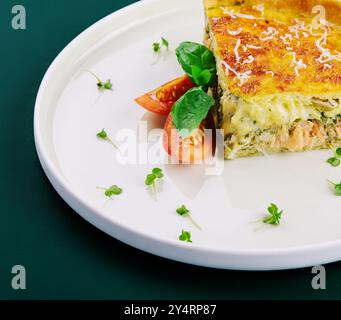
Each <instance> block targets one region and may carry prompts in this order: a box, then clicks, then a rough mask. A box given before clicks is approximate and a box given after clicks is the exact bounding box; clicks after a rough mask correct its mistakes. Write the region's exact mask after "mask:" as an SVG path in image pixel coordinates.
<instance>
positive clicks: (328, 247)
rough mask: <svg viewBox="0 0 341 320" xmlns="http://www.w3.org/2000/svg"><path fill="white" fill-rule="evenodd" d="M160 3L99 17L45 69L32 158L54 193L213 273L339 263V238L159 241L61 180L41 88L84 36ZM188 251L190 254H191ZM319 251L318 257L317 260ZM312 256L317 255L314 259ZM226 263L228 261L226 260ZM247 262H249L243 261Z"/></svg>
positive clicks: (122, 236)
mask: <svg viewBox="0 0 341 320" xmlns="http://www.w3.org/2000/svg"><path fill="white" fill-rule="evenodd" d="M161 1H165V0H140V1H138V2H135V3H133V4H130V5H128V6H126V7H124V8H122V9H120V10H118V11H115V12H112V13H111V14H109V15H107V16H105V17H103V18H101V19H100V20H98V21H97V22H95V23H93V24H92V25H91V26H89V27H88V28H86V29H85V30H84V31H83V32H81V33H80V34H79V35H78V36H76V37H75V38H74V39H73V40H72V41H71V42H69V44H67V45H66V46H65V47H64V48H63V49H62V51H61V52H60V53H59V54H58V55H57V57H56V58H55V59H54V60H53V62H52V63H51V65H50V66H49V68H48V69H47V71H46V73H45V75H44V77H43V79H42V81H41V84H40V86H39V90H38V93H37V97H36V101H35V107H34V119H33V126H34V141H35V147H36V151H37V154H38V158H39V161H40V163H41V166H42V168H43V170H44V172H45V174H46V176H47V177H48V179H49V181H50V182H51V184H52V185H53V187H54V189H55V190H56V191H57V193H58V194H59V195H60V196H61V197H62V198H63V200H64V201H65V202H66V203H67V204H68V205H69V206H70V207H71V208H72V209H73V210H74V211H75V212H76V213H77V214H79V215H80V216H81V217H83V218H84V219H85V220H86V221H88V222H89V223H91V224H92V225H94V226H95V227H96V228H98V229H100V230H101V231H103V232H105V233H107V234H108V235H110V236H111V237H113V238H115V239H117V240H119V241H121V242H124V243H126V244H128V245H130V246H133V247H135V248H137V249H140V250H143V251H146V252H149V253H151V254H154V255H157V256H161V257H164V258H168V259H171V260H175V261H180V262H184V263H188V264H194V265H199V266H204V267H211V268H219V269H233V270H283V269H294V268H303V267H308V266H313V265H317V264H322V263H323V264H324V263H330V262H335V261H338V260H341V239H338V240H330V241H324V242H321V243H315V244H307V245H299V246H293V247H287V248H278V249H271V248H266V249H246V248H240V249H237V248H230V249H225V248H224V249H223V248H214V247H212V246H206V245H198V244H195V243H191V244H187V243H184V242H180V241H178V240H175V239H166V238H162V237H161V236H157V235H153V236H152V235H150V234H148V233H144V232H143V231H141V230H138V229H136V228H134V227H131V226H129V225H126V224H123V223H120V222H118V221H114V220H109V219H108V218H107V217H106V216H105V215H104V214H102V213H101V211H100V210H99V209H98V208H96V207H95V206H93V205H92V204H91V203H90V202H88V201H86V200H84V199H83V198H82V197H80V196H79V195H77V193H76V192H75V191H74V190H73V188H72V186H71V185H70V184H69V183H68V182H67V180H66V179H65V178H64V177H63V175H62V174H61V172H60V170H59V169H58V167H57V166H56V165H55V164H54V163H53V160H51V159H50V156H49V154H48V153H49V152H48V151H47V150H46V147H45V143H44V141H43V137H42V130H41V126H40V112H41V110H42V108H44V105H43V104H42V100H43V96H44V93H45V88H46V86H47V84H48V82H49V80H50V77H51V76H52V75H53V74H54V72H56V70H57V66H58V64H59V63H60V62H62V61H63V59H64V58H65V57H67V56H68V54H69V52H72V50H73V49H74V48H75V47H77V45H78V44H79V43H81V42H82V41H83V40H84V39H85V38H86V37H87V35H88V34H89V33H90V32H94V31H96V29H99V28H100V27H101V26H104V25H106V24H107V23H108V21H109V20H111V19H113V18H115V17H119V16H120V15H122V14H125V13H129V11H131V10H134V9H136V10H138V9H139V7H143V6H145V5H148V4H151V3H153V2H161ZM106 224H108V225H106ZM109 227H110V228H109ZM112 228H114V230H115V232H114V231H112ZM113 233H115V234H113ZM129 239H130V240H129ZM149 246H153V249H151V248H148V247H149ZM165 247H168V250H173V252H172V253H164V251H165V249H164V248H165ZM188 253H191V255H189V254H188ZM322 253H323V258H322V257H320V256H321V254H322ZM193 255H194V256H195V257H194V256H193ZM189 256H190V257H189ZM316 256H319V257H320V258H318V257H316ZM205 257H206V258H205ZM207 257H211V259H213V260H214V261H213V260H211V261H210V259H207ZM270 258H271V259H270ZM229 259H230V260H231V261H229ZM248 259H250V260H252V261H250V262H247V260H248ZM268 259H270V260H271V262H267V264H263V265H262V264H261V263H260V262H261V261H262V260H268ZM205 260H206V261H205ZM207 260H208V261H207ZM235 260H237V261H235ZM238 261H240V262H238ZM290 261H291V262H290Z"/></svg>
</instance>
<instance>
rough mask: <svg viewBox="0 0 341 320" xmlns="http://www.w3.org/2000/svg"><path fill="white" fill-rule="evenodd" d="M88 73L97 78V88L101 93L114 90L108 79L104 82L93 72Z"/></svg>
mask: <svg viewBox="0 0 341 320" xmlns="http://www.w3.org/2000/svg"><path fill="white" fill-rule="evenodd" d="M88 72H89V73H90V74H92V75H93V76H94V77H95V78H96V80H97V88H98V90H99V91H104V90H112V83H111V80H110V79H108V80H107V81H106V82H104V81H102V80H101V79H100V78H99V77H98V76H96V75H95V74H94V73H93V72H91V71H88Z"/></svg>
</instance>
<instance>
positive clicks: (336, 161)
mask: <svg viewBox="0 0 341 320" xmlns="http://www.w3.org/2000/svg"><path fill="white" fill-rule="evenodd" d="M327 163H329V164H330V165H331V166H333V167H338V166H339V165H340V163H341V161H340V159H338V158H336V157H332V158H329V159H328V160H327Z"/></svg>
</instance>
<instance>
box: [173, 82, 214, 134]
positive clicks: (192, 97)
mask: <svg viewBox="0 0 341 320" xmlns="http://www.w3.org/2000/svg"><path fill="white" fill-rule="evenodd" d="M214 104H215V100H214V99H213V98H212V97H211V96H209V95H208V94H207V93H206V92H204V91H203V90H202V89H201V88H193V89H191V90H189V91H188V92H187V93H186V94H184V95H183V96H182V97H181V98H180V99H179V100H178V101H176V103H175V104H174V106H173V108H172V111H171V114H172V119H173V123H174V126H175V128H176V129H177V130H178V131H179V134H180V135H181V137H182V138H187V137H188V136H190V135H191V134H192V132H193V130H195V129H196V128H198V126H199V125H200V123H201V121H202V120H204V119H205V118H206V116H207V114H208V112H209V110H210V109H211V107H212V106H213V105H214Z"/></svg>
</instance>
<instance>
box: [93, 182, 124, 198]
mask: <svg viewBox="0 0 341 320" xmlns="http://www.w3.org/2000/svg"><path fill="white" fill-rule="evenodd" d="M97 189H100V190H103V191H104V194H105V196H106V197H108V198H111V197H112V196H118V195H120V194H121V193H122V192H123V190H122V189H121V188H119V187H118V186H116V185H113V186H111V187H109V188H103V187H97Z"/></svg>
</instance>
